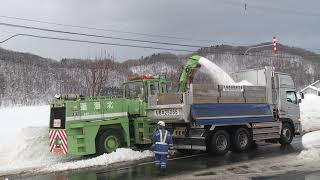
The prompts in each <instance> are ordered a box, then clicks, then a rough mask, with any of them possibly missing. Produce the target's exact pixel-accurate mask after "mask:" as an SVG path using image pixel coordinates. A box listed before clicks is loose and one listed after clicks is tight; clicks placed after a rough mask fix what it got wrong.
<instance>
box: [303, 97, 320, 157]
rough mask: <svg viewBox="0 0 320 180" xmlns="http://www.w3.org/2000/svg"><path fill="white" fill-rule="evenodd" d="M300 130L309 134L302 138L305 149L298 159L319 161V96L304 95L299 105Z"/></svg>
mask: <svg viewBox="0 0 320 180" xmlns="http://www.w3.org/2000/svg"><path fill="white" fill-rule="evenodd" d="M300 111H301V118H300V120H301V125H302V130H303V131H305V132H309V133H307V134H305V135H303V136H302V145H303V147H304V148H305V150H303V151H302V152H301V153H300V154H299V157H300V158H301V159H303V160H315V161H318V160H320V96H316V95H313V94H306V95H305V98H304V99H303V100H302V103H301V104H300ZM310 131H314V132H310Z"/></svg>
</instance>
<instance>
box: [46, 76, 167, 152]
mask: <svg viewBox="0 0 320 180" xmlns="http://www.w3.org/2000/svg"><path fill="white" fill-rule="evenodd" d="M166 84H167V81H166V80H165V77H164V76H157V77H154V76H147V75H140V76H137V77H134V78H128V82H126V83H124V84H123V91H124V93H123V97H122V98H108V97H80V96H78V95H64V96H60V97H57V98H56V99H55V100H54V101H53V102H52V103H51V105H50V106H51V112H50V125H49V141H50V143H49V144H50V151H51V152H53V153H57V154H60V153H63V154H66V153H68V154H73V155H90V154H97V155H100V154H103V153H110V152H112V151H115V150H116V149H117V148H119V147H129V146H132V145H134V146H136V147H138V148H141V147H142V148H146V147H149V146H151V144H150V141H145V140H144V138H150V136H151V135H152V133H153V132H154V129H155V125H151V124H150V122H148V121H147V116H146V108H147V107H148V106H147V105H148V104H147V102H148V96H151V95H155V94H161V93H165V92H166V91H167V88H166Z"/></svg>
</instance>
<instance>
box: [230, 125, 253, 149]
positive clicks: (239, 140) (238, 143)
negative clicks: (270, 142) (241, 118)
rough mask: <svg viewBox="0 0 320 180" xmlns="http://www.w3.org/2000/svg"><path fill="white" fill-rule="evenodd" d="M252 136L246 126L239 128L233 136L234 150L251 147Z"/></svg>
mask: <svg viewBox="0 0 320 180" xmlns="http://www.w3.org/2000/svg"><path fill="white" fill-rule="evenodd" d="M251 145H252V137H251V135H250V132H249V131H248V130H247V129H246V128H242V127H241V128H238V129H237V130H236V132H235V133H234V135H233V137H232V145H231V146H232V148H231V149H232V151H235V152H241V151H246V150H248V149H250V147H251Z"/></svg>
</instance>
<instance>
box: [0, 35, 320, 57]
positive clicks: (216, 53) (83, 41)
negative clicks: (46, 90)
mask: <svg viewBox="0 0 320 180" xmlns="http://www.w3.org/2000/svg"><path fill="white" fill-rule="evenodd" d="M18 36H26V37H34V38H40V39H51V40H60V41H70V42H80V43H89V44H100V45H111V46H122V47H134V48H144V49H157V50H167V51H178V52H189V53H195V52H196V51H191V50H185V49H172V48H162V47H153V46H140V45H130V44H118V43H108V42H99V41H87V40H79V39H70V38H61V37H53V36H40V35H34V34H15V35H12V36H10V37H8V38H6V39H5V40H2V41H0V44H1V43H5V42H7V41H9V40H10V39H13V38H15V37H18ZM218 50H219V49H218ZM220 50H221V49H220ZM222 50H231V51H232V52H212V51H211V52H210V53H212V54H215V55H237V56H246V57H249V56H253V57H270V58H278V59H292V58H296V56H279V55H263V54H243V51H238V53H235V52H237V51H235V50H234V49H226V48H225V49H222ZM198 52H199V51H198ZM304 57H319V58H320V55H318V56H317V55H313V56H311V55H307V56H304Z"/></svg>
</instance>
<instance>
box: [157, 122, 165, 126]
mask: <svg viewBox="0 0 320 180" xmlns="http://www.w3.org/2000/svg"><path fill="white" fill-rule="evenodd" d="M158 125H159V126H163V127H164V126H166V124H165V123H164V122H163V121H159V122H158Z"/></svg>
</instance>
